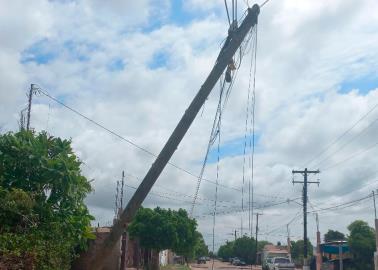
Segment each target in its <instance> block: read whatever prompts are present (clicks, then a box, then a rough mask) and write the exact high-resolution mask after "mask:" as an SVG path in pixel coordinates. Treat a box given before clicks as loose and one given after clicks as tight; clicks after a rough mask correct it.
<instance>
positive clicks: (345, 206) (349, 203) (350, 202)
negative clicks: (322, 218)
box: [308, 194, 373, 213]
mask: <svg viewBox="0 0 378 270" xmlns="http://www.w3.org/2000/svg"><path fill="white" fill-rule="evenodd" d="M372 196H373V195H372V194H369V195H368V196H365V197H362V198H359V199H356V200H353V201H349V202H346V203H342V204H338V205H333V206H330V207H325V208H320V207H317V208H318V210H313V211H310V212H308V213H316V212H323V211H329V210H334V209H339V208H340V207H343V208H347V207H351V206H353V205H355V204H358V203H360V202H361V201H364V200H367V199H369V198H371V197H372Z"/></svg>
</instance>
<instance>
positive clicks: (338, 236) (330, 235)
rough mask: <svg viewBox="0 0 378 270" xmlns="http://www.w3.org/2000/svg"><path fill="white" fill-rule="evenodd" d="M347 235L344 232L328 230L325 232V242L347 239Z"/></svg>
mask: <svg viewBox="0 0 378 270" xmlns="http://www.w3.org/2000/svg"><path fill="white" fill-rule="evenodd" d="M345 239H346V238H345V235H344V234H343V233H342V232H339V231H334V230H328V232H327V233H326V234H324V242H331V241H338V240H345Z"/></svg>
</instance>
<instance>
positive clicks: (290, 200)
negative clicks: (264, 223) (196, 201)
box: [197, 197, 302, 218]
mask: <svg viewBox="0 0 378 270" xmlns="http://www.w3.org/2000/svg"><path fill="white" fill-rule="evenodd" d="M301 198H302V197H298V198H294V199H287V200H285V201H281V202H277V203H271V204H265V205H264V204H263V205H262V206H259V207H254V209H255V210H264V209H266V208H270V207H273V206H278V205H282V204H286V203H290V202H296V201H297V200H299V199H301ZM243 211H244V212H245V211H249V209H247V210H246V209H244V210H242V209H241V208H231V209H230V210H228V211H223V212H217V215H227V214H233V213H240V212H243ZM211 215H212V213H206V214H202V215H200V216H197V218H198V217H207V216H211Z"/></svg>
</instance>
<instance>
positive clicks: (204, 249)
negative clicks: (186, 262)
mask: <svg viewBox="0 0 378 270" xmlns="http://www.w3.org/2000/svg"><path fill="white" fill-rule="evenodd" d="M196 234H197V235H196V239H197V242H196V245H195V247H194V258H198V257H203V256H209V248H208V246H207V245H206V244H205V240H204V239H203V236H202V234H201V233H200V232H196Z"/></svg>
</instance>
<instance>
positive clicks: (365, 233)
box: [348, 220, 375, 270]
mask: <svg viewBox="0 0 378 270" xmlns="http://www.w3.org/2000/svg"><path fill="white" fill-rule="evenodd" d="M348 230H349V232H350V235H349V237H348V244H349V247H350V251H351V253H352V255H353V258H354V262H355V265H356V266H355V267H356V269H358V270H369V269H373V268H374V267H373V266H374V262H373V256H374V251H375V231H374V229H373V228H371V227H370V226H369V225H368V223H367V222H365V221H362V220H356V221H354V222H353V223H351V224H350V225H349V226H348Z"/></svg>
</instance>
